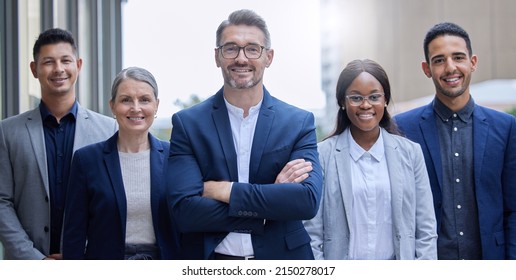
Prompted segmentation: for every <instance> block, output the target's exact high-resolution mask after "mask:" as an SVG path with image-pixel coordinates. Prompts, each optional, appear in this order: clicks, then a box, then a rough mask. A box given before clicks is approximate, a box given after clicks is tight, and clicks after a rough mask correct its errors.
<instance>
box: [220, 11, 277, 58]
mask: <svg viewBox="0 0 516 280" xmlns="http://www.w3.org/2000/svg"><path fill="white" fill-rule="evenodd" d="M230 25H248V26H256V27H258V28H259V29H260V30H261V31H262V32H263V34H264V35H265V48H267V49H270V48H271V34H270V33H269V30H268V28H267V24H266V23H265V20H264V19H263V18H262V17H261V16H259V15H258V14H256V13H255V12H254V11H251V10H245V9H244V10H238V11H234V12H232V13H231V14H230V15H229V17H228V19H226V20H224V21H223V22H221V23H220V25H219V27H218V28H217V34H216V35H217V36H216V42H215V44H216V46H217V47H219V46H220V39H221V37H222V32H224V29H226V27H228V26H230Z"/></svg>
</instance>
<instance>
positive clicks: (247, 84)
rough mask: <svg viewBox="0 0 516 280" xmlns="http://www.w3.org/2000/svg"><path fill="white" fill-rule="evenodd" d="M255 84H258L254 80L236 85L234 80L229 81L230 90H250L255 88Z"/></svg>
mask: <svg viewBox="0 0 516 280" xmlns="http://www.w3.org/2000/svg"><path fill="white" fill-rule="evenodd" d="M256 84H258V83H256V82H255V81H254V80H250V81H248V82H247V83H245V84H237V83H236V82H235V80H233V79H230V80H229V85H230V86H231V87H232V88H235V89H247V88H252V87H254V86H256Z"/></svg>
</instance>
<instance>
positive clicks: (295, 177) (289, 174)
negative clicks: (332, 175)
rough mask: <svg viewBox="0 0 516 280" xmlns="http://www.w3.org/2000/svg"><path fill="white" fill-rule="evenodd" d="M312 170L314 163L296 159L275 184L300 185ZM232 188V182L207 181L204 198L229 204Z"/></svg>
mask: <svg viewBox="0 0 516 280" xmlns="http://www.w3.org/2000/svg"><path fill="white" fill-rule="evenodd" d="M312 169H313V168H312V162H310V161H305V160H304V159H294V160H292V161H289V162H288V163H287V164H286V165H285V167H283V169H282V170H281V172H280V173H279V174H278V176H276V181H275V182H274V183H275V184H281V183H300V182H302V181H303V180H305V179H306V178H308V173H309V172H310V171H312ZM231 187H232V184H231V182H227V181H206V182H204V191H203V193H202V196H203V197H208V198H211V199H215V200H218V201H221V202H225V203H229V198H230V196H231Z"/></svg>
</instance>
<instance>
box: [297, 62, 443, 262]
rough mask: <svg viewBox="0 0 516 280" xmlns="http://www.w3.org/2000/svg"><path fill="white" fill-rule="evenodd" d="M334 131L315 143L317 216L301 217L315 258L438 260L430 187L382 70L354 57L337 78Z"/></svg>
mask: <svg viewBox="0 0 516 280" xmlns="http://www.w3.org/2000/svg"><path fill="white" fill-rule="evenodd" d="M336 97H337V104H338V106H339V107H340V109H339V111H338V115H337V124H336V128H335V131H334V132H333V133H332V134H331V135H330V136H329V137H328V138H326V139H325V140H324V141H322V142H321V143H319V147H318V150H319V158H320V161H321V165H322V168H323V170H324V185H323V195H322V199H321V205H320V208H319V211H318V213H317V216H316V217H314V218H313V219H312V220H309V221H305V227H306V229H307V231H308V233H309V234H310V236H311V238H312V242H311V245H312V250H313V252H314V255H315V258H316V259H353V260H358V259H368V260H389V259H405V260H406V259H436V258H437V249H436V242H437V234H436V222H435V214H434V210H433V204H432V203H433V202H432V192H431V190H430V183H429V180H428V175H427V171H426V167H425V161H424V160H423V153H422V152H421V148H420V146H419V145H418V144H416V143H414V142H411V141H410V140H407V139H406V138H403V137H401V136H399V135H398V131H397V128H396V124H395V123H394V122H393V121H392V119H391V116H390V114H389V112H388V110H387V105H388V104H389V102H390V100H391V88H390V85H389V80H388V77H387V74H386V73H385V71H384V69H383V68H382V67H381V66H380V65H379V64H378V63H376V62H374V61H372V60H368V59H365V60H354V61H352V62H350V63H349V64H348V65H347V66H346V68H345V69H344V70H343V71H342V73H341V74H340V77H339V80H338V82H337V93H336Z"/></svg>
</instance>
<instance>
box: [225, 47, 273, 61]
mask: <svg viewBox="0 0 516 280" xmlns="http://www.w3.org/2000/svg"><path fill="white" fill-rule="evenodd" d="M218 49H219V50H220V53H221V54H222V57H223V58H229V59H233V58H237V57H238V55H239V54H240V50H242V49H243V50H244V55H245V57H247V58H248V59H258V58H260V57H261V56H262V53H263V49H265V47H264V46H260V45H257V44H249V45H247V46H243V47H240V46H238V45H237V44H225V45H223V46H219V47H218Z"/></svg>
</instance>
